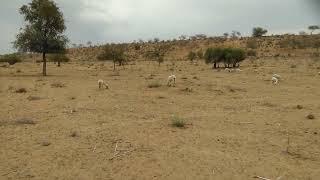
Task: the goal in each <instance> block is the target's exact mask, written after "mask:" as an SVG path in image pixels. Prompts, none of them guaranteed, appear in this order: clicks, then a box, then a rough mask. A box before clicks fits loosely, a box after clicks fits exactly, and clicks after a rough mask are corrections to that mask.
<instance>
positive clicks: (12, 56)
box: [0, 53, 21, 65]
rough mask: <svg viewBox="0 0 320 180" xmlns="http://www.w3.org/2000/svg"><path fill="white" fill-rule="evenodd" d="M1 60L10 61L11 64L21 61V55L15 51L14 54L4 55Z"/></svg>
mask: <svg viewBox="0 0 320 180" xmlns="http://www.w3.org/2000/svg"><path fill="white" fill-rule="evenodd" d="M0 62H3V63H5V62H6V63H9V64H10V65H14V64H16V63H19V62H21V57H20V55H19V54H17V53H14V54H6V55H4V56H2V57H0Z"/></svg>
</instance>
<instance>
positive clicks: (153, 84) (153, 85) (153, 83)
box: [148, 81, 161, 88]
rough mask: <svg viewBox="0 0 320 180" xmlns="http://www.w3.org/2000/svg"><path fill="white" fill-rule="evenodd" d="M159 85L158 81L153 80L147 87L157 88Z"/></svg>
mask: <svg viewBox="0 0 320 180" xmlns="http://www.w3.org/2000/svg"><path fill="white" fill-rule="evenodd" d="M158 87H161V84H160V83H159V82H158V81H153V82H151V83H150V84H149V85H148V88H158Z"/></svg>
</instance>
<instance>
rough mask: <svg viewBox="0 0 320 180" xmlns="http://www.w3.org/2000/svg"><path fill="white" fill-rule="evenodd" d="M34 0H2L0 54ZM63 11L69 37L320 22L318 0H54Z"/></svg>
mask: <svg viewBox="0 0 320 180" xmlns="http://www.w3.org/2000/svg"><path fill="white" fill-rule="evenodd" d="M28 2H31V0H1V2H0V25H1V26H0V29H1V34H0V54H3V53H7V52H12V44H11V42H12V41H14V39H15V35H16V34H17V32H18V30H19V28H20V27H22V25H23V19H22V17H21V15H20V14H19V12H18V9H19V8H20V7H21V6H22V5H23V4H26V3H28ZM55 2H56V3H57V4H58V6H59V7H60V8H61V10H62V12H63V13H64V16H65V20H66V24H67V32H66V34H67V36H68V37H69V39H70V42H71V43H83V44H85V43H86V42H87V41H92V42H93V43H94V44H96V43H105V42H130V41H133V40H137V39H143V40H148V39H151V38H155V37H158V38H160V39H172V38H176V37H178V36H179V35H181V34H184V35H194V34H201V33H202V34H207V35H211V36H214V35H222V34H223V33H224V32H231V31H232V30H237V31H240V32H241V33H242V34H243V35H249V34H250V33H251V30H252V27H255V26H262V27H265V28H267V29H268V30H269V34H271V33H285V32H289V33H298V32H299V31H302V30H305V31H306V29H307V26H308V25H311V24H320V13H319V12H320V0H265V1H263V0H55Z"/></svg>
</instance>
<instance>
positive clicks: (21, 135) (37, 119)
mask: <svg viewBox="0 0 320 180" xmlns="http://www.w3.org/2000/svg"><path fill="white" fill-rule="evenodd" d="M293 65H296V67H294V66H293ZM319 67H320V63H319V62H316V63H315V62H314V61H313V60H311V59H304V60H302V59H294V60H289V59H288V60H284V59H264V60H257V61H246V62H245V63H244V64H243V66H242V67H241V68H242V70H243V71H242V72H235V73H228V72H225V71H224V70H221V71H217V70H212V69H211V67H210V66H208V65H205V64H202V63H199V64H198V65H192V64H190V63H189V62H176V63H175V65H173V63H171V62H166V63H165V64H162V66H161V67H160V68H159V67H158V66H157V64H156V63H149V62H137V63H136V65H128V66H126V67H125V69H123V68H119V67H118V72H113V71H112V64H108V63H106V64H103V63H101V62H100V63H94V64H85V63H83V64H81V63H69V64H63V65H62V67H61V68H57V67H56V66H55V65H53V64H49V66H48V73H49V76H48V77H42V76H40V75H39V72H40V71H41V69H40V68H41V66H40V65H37V64H35V63H23V64H17V65H15V66H14V67H11V68H0V102H1V103H0V113H1V117H0V179H39V180H40V179H77V180H88V179H115V180H118V179H119V180H120V179H132V180H134V179H139V180H140V179H146V180H149V179H163V180H167V179H178V180H179V179H181V180H182V179H190V180H194V179H254V177H255V176H261V177H265V178H270V179H273V180H274V179H277V178H278V177H282V178H281V179H282V180H286V179H290V180H292V179H299V180H316V179H319V177H320V142H319V140H320V91H319V88H320V75H318V71H320V70H319ZM18 69H20V70H21V72H17V71H18ZM172 70H173V72H172ZM273 73H278V74H280V75H281V76H282V79H281V81H280V83H279V84H278V85H276V86H274V85H272V84H271V82H270V79H271V76H272V74H273ZM171 74H175V75H176V76H177V78H178V79H177V85H176V87H167V86H165V83H166V78H167V77H168V75H171ZM98 79H104V80H105V81H107V82H108V84H109V85H110V89H109V90H99V89H98V85H97V80H98ZM154 81H159V82H160V83H161V84H163V86H161V87H159V88H148V84H150V83H151V82H154ZM53 84H58V85H62V87H53V86H52V85H53ZM18 88H26V90H27V92H26V93H16V92H15V90H16V89H18ZM186 88H191V89H192V92H188V91H184V89H186ZM297 105H301V107H300V108H297ZM309 114H313V115H314V116H315V119H308V118H307V117H306V116H307V115H309ZM173 116H179V117H181V118H183V119H185V121H186V123H187V125H186V127H185V128H176V127H172V126H171V123H172V117H173ZM22 118H25V119H24V120H23V119H22ZM21 119H22V120H21ZM28 119H29V122H28V121H26V120H28ZM30 120H33V121H34V122H30ZM26 123H27V124H26ZM28 123H29V124H28ZM30 123H31V124H30ZM32 123H34V124H32ZM288 140H289V143H288Z"/></svg>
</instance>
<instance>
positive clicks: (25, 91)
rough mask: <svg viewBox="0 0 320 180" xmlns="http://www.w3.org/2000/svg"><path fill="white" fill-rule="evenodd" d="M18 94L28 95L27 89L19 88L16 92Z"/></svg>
mask: <svg viewBox="0 0 320 180" xmlns="http://www.w3.org/2000/svg"><path fill="white" fill-rule="evenodd" d="M15 92H16V93H27V89H26V88H18V89H16V90H15Z"/></svg>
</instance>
